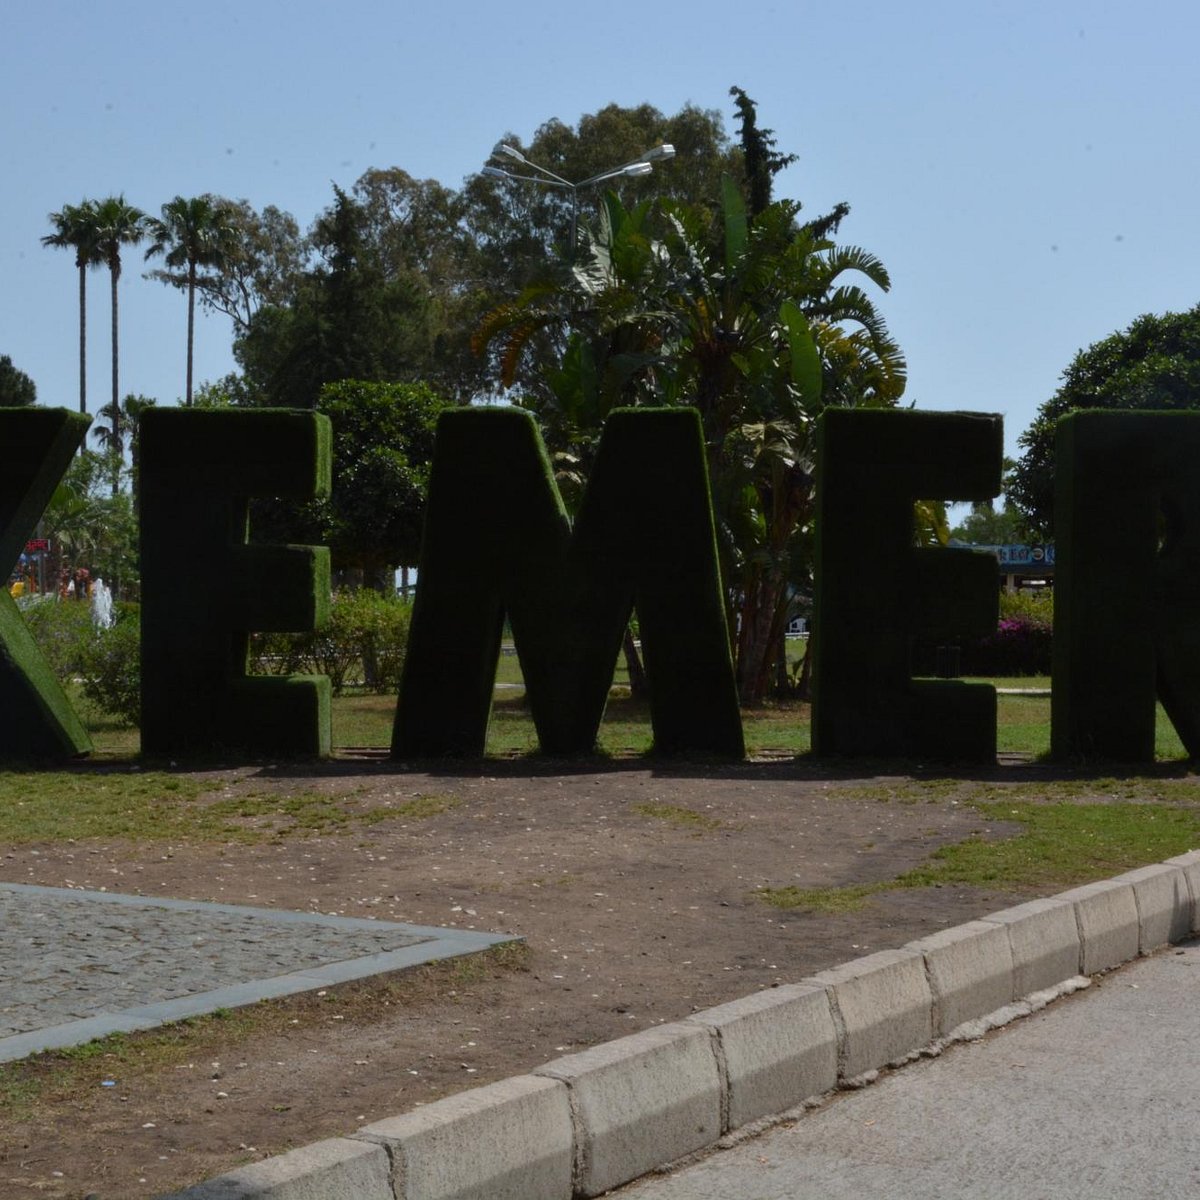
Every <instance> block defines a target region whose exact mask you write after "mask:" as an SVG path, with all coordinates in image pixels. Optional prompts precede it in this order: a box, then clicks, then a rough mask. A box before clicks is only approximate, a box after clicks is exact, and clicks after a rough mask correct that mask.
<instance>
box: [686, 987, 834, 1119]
mask: <svg viewBox="0 0 1200 1200" xmlns="http://www.w3.org/2000/svg"><path fill="white" fill-rule="evenodd" d="M693 1023H694V1024H698V1025H703V1026H704V1027H705V1028H706V1029H709V1030H711V1031H712V1032H713V1033H714V1034H715V1035H716V1038H717V1046H718V1048H719V1052H720V1055H721V1062H722V1065H723V1069H724V1082H725V1095H726V1101H727V1108H726V1111H725V1120H724V1122H723V1129H722V1132H728V1131H729V1130H731V1129H737V1128H739V1127H740V1126H742V1125H748V1124H749V1123H750V1122H751V1121H757V1120H759V1119H761V1118H762V1117H767V1116H773V1115H775V1114H776V1113H781V1112H784V1111H786V1110H787V1109H789V1108H795V1107H796V1106H797V1105H799V1104H802V1103H803V1102H804V1101H805V1100H809V1099H811V1098H813V1097H814V1096H820V1095H822V1094H824V1093H825V1092H828V1091H830V1090H831V1089H833V1088H834V1087H836V1086H837V1068H838V1037H837V1029H836V1028H835V1027H834V1024H833V1014H832V1013H831V1012H830V1010H829V996H828V993H827V992H826V990H825V988H823V987H818V986H816V985H809V986H805V985H803V984H791V985H788V986H786V987H778V988H770V989H768V990H767V991H763V992H757V993H755V994H754V995H753V996H746V997H744V998H743V999H741V1000H734V1001H731V1002H730V1003H729V1004H720V1005H718V1006H717V1007H715V1008H708V1009H705V1010H704V1011H703V1012H698V1013H696V1014H695V1015H694V1016H691V1017H689V1018H688V1020H687V1021H686V1022H685V1024H693Z"/></svg>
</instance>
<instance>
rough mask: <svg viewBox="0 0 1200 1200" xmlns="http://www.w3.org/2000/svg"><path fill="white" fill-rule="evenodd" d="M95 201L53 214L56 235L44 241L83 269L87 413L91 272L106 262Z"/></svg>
mask: <svg viewBox="0 0 1200 1200" xmlns="http://www.w3.org/2000/svg"><path fill="white" fill-rule="evenodd" d="M94 210H95V202H94V201H92V200H83V201H81V202H80V203H79V204H65V205H63V207H62V208H61V209H59V210H58V212H52V213H51V214H50V218H49V219H50V223H51V224H52V225H53V226H54V232H53V233H48V234H47V235H46V236H45V237H43V238H42V245H43V246H51V247H55V248H57V249H62V250H73V251H74V252H75V266H76V268H78V270H79V411H80V412H81V413H86V412H87V271H88V268H89V267H95V266H99V265H100V264H101V263H102V262H103V261H104V259H103V257H102V255H101V251H100V245H99V242H98V240H97V227H96V222H95V220H94Z"/></svg>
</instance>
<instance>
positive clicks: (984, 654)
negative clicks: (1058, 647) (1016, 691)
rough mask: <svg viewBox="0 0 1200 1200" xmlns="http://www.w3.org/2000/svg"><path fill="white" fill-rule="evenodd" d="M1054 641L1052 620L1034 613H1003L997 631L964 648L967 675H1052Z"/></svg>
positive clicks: (963, 666) (967, 644) (963, 662)
mask: <svg viewBox="0 0 1200 1200" xmlns="http://www.w3.org/2000/svg"><path fill="white" fill-rule="evenodd" d="M1051 644H1052V639H1051V626H1050V624H1049V622H1047V621H1043V620H1040V619H1037V618H1033V617H1024V616H1018V617H1001V619H1000V625H999V627H998V628H997V629H996V632H995V633H993V634H991V635H990V636H988V637H985V638H980V639H979V640H978V641H973V642H967V643H965V644H964V645H963V649H962V671H963V674H964V675H1049V674H1050V648H1051Z"/></svg>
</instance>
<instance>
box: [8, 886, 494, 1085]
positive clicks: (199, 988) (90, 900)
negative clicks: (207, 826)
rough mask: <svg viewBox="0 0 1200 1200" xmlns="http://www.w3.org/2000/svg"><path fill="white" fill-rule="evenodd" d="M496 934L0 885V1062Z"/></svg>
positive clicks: (470, 947) (323, 982)
mask: <svg viewBox="0 0 1200 1200" xmlns="http://www.w3.org/2000/svg"><path fill="white" fill-rule="evenodd" d="M505 940H507V939H506V938H505V937H504V936H502V935H497V934H486V933H484V934H481V933H475V932H473V931H465V930H451V929H436V928H431V927H428V926H418V925H404V924H400V923H397V922H384V921H365V920H358V919H355V918H348V917H331V916H324V915H322V914H318V913H289V912H276V911H274V910H272V909H265V908H248V907H242V906H238V905H232V904H205V903H201V902H192V901H182V900H171V899H165V898H161V897H146V896H125V895H121V894H117V893H111V892H85V891H78V890H73V889H67V888H47V887H34V886H31V885H28V884H15V883H0V1062H6V1061H10V1060H12V1059H16V1058H22V1057H24V1056H25V1055H27V1054H31V1053H34V1052H35V1051H37V1050H43V1049H50V1048H55V1047H61V1046H70V1045H77V1044H79V1043H80V1042H84V1041H88V1040H90V1039H92V1038H96V1037H102V1036H104V1035H105V1034H108V1033H114V1032H127V1031H130V1030H135V1029H144V1028H149V1027H151V1026H153V1025H158V1024H162V1023H164V1022H166V1021H177V1020H180V1019H182V1018H183V1017H188V1016H196V1015H198V1014H200V1013H205V1012H212V1011H213V1010H214V1009H217V1008H233V1007H236V1006H238V1005H242V1004H251V1003H254V1002H255V1001H257V1000H262V999H266V998H268V997H272V996H282V995H289V994H292V993H294V992H299V991H307V990H311V989H313V988H320V987H325V986H329V985H331V984H334V983H340V982H342V981H344V980H346V979H353V978H361V977H363V976H366V975H374V974H379V973H381V972H383V971H394V970H398V969H400V968H401V967H406V966H411V965H413V964H414V963H418V962H426V961H430V960H432V959H436V958H444V957H447V956H451V955H454V954H465V953H469V952H471V951H474V950H480V949H484V948H485V947H487V946H489V945H494V944H495V943H497V942H501V941H505Z"/></svg>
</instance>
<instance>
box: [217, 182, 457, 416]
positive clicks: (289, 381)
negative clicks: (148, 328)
mask: <svg viewBox="0 0 1200 1200" xmlns="http://www.w3.org/2000/svg"><path fill="white" fill-rule="evenodd" d="M310 239H311V241H312V244H313V246H314V248H315V251H316V253H317V255H318V265H317V266H315V267H314V268H313V269H312V270H310V271H308V272H306V273H305V275H304V276H303V278H302V279H301V280H300V281H299V282H298V284H297V287H296V296H295V300H294V301H293V302H292V303H291V304H290V305H288V306H263V307H261V308H260V309H259V310H258V311H257V312H256V313H255V315H254V317H253V318H252V319H251V321H250V323H249V326H248V328H247V330H246V332H245V334H244V335H242V336H241V337H239V339H238V340H237V342H236V343H235V346H234V353H235V356H236V357H237V359H238V361H239V363H240V365H241V366H242V368H243V370H244V373H245V377H246V382H247V385H248V388H249V394H250V395H251V396H252V397H255V398H257V400H258V402H261V403H266V404H283V405H289V406H292V407H300V408H312V407H314V406H315V405H316V403H317V397H318V395H319V394H320V390H321V388H322V387H323V386H324V385H325V384H327V383H336V382H338V381H339V380H343V379H358V380H366V381H374V382H382V381H388V380H392V381H394V380H405V381H415V380H417V379H421V378H425V377H426V376H430V377H433V378H436V377H437V365H436V364H437V359H438V353H439V344H438V315H437V302H436V300H435V297H434V295H433V294H432V292H433V289H431V288H430V287H429V286H428V284H427V283H426V281H425V279H424V277H423V276H422V275H421V274H420V273H418V272H410V273H407V274H394V273H389V270H388V269H387V264H386V263H385V261H384V260H383V258H382V255H381V253H380V248H379V246H378V245H377V244H376V243H375V242H374V241H373V240H372V236H371V226H370V221H369V214H368V212H367V210H366V209H365V207H364V206H363V205H362V204H360V203H359V202H358V201H356V200H355V199H354V198H353V197H352V196H350V195H349V194H348V193H346V192H344V191H343V190H342V189H340V188H335V189H334V203H333V205H332V206H331V207H330V208H329V209H327V210H326V211H325V212H324V213H323V214H322V215H321V216H320V217H319V218H318V220H317V222H316V223H315V225H314V227H313V230H312V233H311V235H310Z"/></svg>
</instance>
